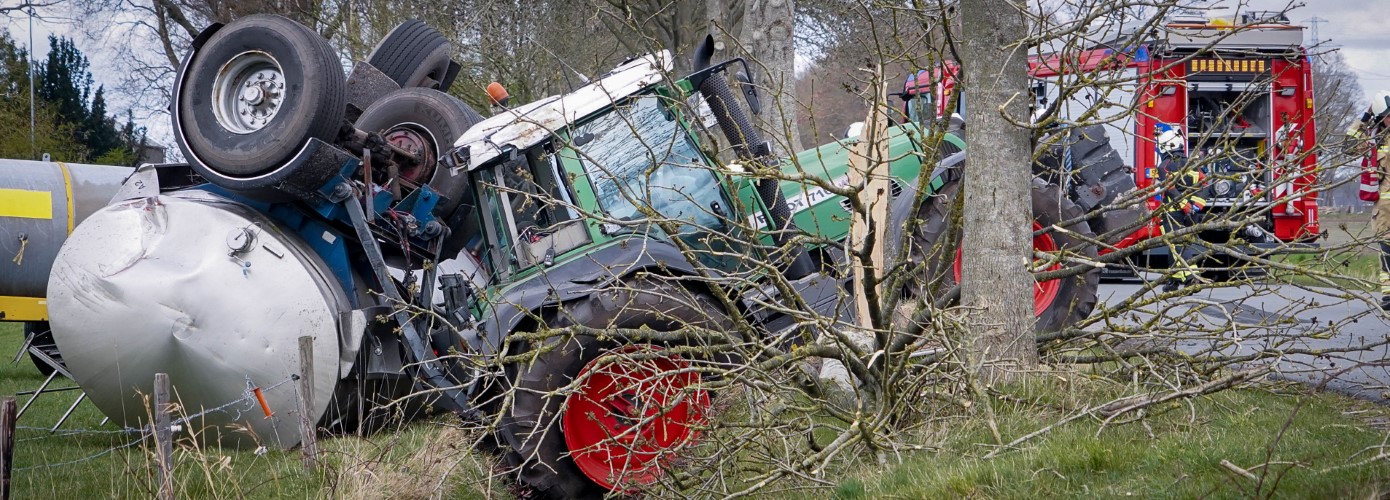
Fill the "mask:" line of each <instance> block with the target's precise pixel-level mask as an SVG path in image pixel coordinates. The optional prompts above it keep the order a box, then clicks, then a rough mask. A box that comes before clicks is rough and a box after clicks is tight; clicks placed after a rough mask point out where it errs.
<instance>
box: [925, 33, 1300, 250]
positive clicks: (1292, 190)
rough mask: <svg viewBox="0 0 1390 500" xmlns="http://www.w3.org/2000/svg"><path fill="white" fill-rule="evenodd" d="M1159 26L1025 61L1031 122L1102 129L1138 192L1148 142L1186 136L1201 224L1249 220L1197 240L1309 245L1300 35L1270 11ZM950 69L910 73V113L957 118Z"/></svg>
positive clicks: (1152, 171)
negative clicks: (1176, 133)
mask: <svg viewBox="0 0 1390 500" xmlns="http://www.w3.org/2000/svg"><path fill="white" fill-rule="evenodd" d="M1164 24H1165V26H1164V27H1163V28H1162V29H1159V30H1156V32H1155V34H1154V36H1151V37H1137V36H1135V35H1134V34H1133V33H1123V32H1120V33H1119V34H1118V35H1117V36H1115V37H1114V40H1113V41H1112V42H1111V43H1102V44H1098V45H1097V46H1093V47H1088V48H1084V49H1079V50H1072V51H1062V52H1060V53H1056V54H1049V55H1045V56H1042V57H1032V58H1030V59H1029V73H1030V77H1031V78H1032V80H1031V81H1032V82H1033V85H1034V88H1033V91H1034V95H1035V97H1036V102H1035V109H1036V110H1038V111H1039V113H1038V114H1039V115H1047V116H1050V117H1051V119H1052V120H1054V123H1057V124H1059V125H1060V126H1061V127H1063V128H1065V127H1067V126H1068V125H1073V124H1077V123H1082V122H1084V123H1103V124H1104V126H1105V128H1106V136H1107V137H1108V140H1109V142H1110V145H1111V147H1113V148H1114V149H1115V150H1116V151H1118V152H1119V153H1120V156H1121V158H1123V160H1124V161H1125V163H1127V164H1129V165H1130V166H1132V167H1133V181H1134V185H1135V186H1137V187H1138V188H1139V189H1147V188H1150V187H1151V186H1152V185H1153V184H1154V183H1155V182H1156V181H1158V180H1159V179H1158V178H1159V173H1158V172H1157V167H1158V164H1159V162H1160V159H1159V156H1158V151H1157V149H1156V147H1155V138H1156V137H1157V136H1158V135H1159V134H1160V133H1162V132H1164V131H1165V130H1169V129H1179V130H1181V131H1182V132H1183V135H1184V137H1186V138H1187V153H1188V154H1189V156H1190V158H1191V161H1192V162H1195V164H1197V165H1200V168H1201V169H1202V170H1203V172H1204V173H1205V174H1206V181H1205V183H1204V187H1203V188H1202V191H1201V192H1200V193H1198V194H1199V195H1200V196H1202V197H1203V198H1205V199H1206V200H1207V201H1208V206H1207V208H1206V209H1205V210H1203V212H1202V214H1201V215H1200V216H1199V217H1198V222H1201V221H1202V220H1216V219H1217V218H1221V217H1227V216H1228V215H1229V214H1231V213H1232V212H1233V211H1239V213H1241V214H1256V215H1252V216H1254V217H1255V218H1256V219H1257V220H1256V222H1255V223H1252V224H1249V225H1246V226H1243V227H1241V228H1238V229H1236V230H1223V231H1205V232H1203V233H1202V234H1201V238H1202V239H1204V240H1206V241H1211V242H1214V243H1227V242H1230V241H1232V239H1233V238H1239V240H1241V241H1243V242H1246V243H1249V244H1250V246H1252V247H1259V246H1270V245H1278V244H1287V243H1303V242H1309V241H1311V240H1313V239H1315V238H1316V237H1317V236H1318V234H1319V232H1320V228H1319V226H1318V204H1317V192H1316V190H1315V185H1314V183H1315V182H1316V175H1315V167H1316V162H1317V158H1316V156H1315V154H1314V145H1315V139H1314V138H1315V135H1314V125H1313V84H1312V72H1311V69H1312V68H1311V64H1310V62H1309V60H1308V56H1307V54H1306V52H1305V49H1304V48H1303V46H1302V44H1303V27H1301V26H1296V25H1292V24H1289V22H1288V20H1287V18H1285V17H1283V16H1280V15H1268V14H1266V13H1250V14H1245V15H1242V16H1240V18H1239V19H1238V20H1235V19H1206V18H1203V17H1200V16H1193V15H1178V16H1173V17H1171V18H1169V19H1168V20H1166V22H1165V23H1164ZM1117 31H1118V30H1117ZM956 71H957V66H956V65H955V64H954V63H947V64H944V65H942V66H940V67H938V68H935V69H932V70H923V71H919V72H917V73H916V74H915V75H912V76H910V77H908V79H907V82H906V86H905V89H904V92H903V93H902V94H901V96H902V97H903V98H904V99H905V101H906V103H907V104H906V105H905V108H904V112H905V113H906V114H907V115H908V117H909V118H911V119H917V120H920V119H923V118H924V117H925V118H931V117H932V116H933V115H935V116H936V117H942V116H947V115H948V114H949V113H948V112H947V111H948V107H950V106H954V107H955V108H954V109H951V111H954V112H960V111H963V109H964V107H965V103H964V102H961V101H963V100H962V99H956V100H952V99H950V98H949V97H950V95H951V93H952V91H953V90H954V88H955V86H956V82H955V78H954V75H955V74H956ZM1081 81H1084V82H1094V83H1088V84H1085V85H1079V84H1078V82H1081ZM952 103H954V104H952ZM1127 182H1128V181H1126V183H1127ZM1162 202H1163V200H1162V198H1161V195H1154V196H1151V197H1150V198H1148V199H1147V200H1146V208H1147V210H1148V211H1149V212H1150V213H1153V212H1154V211H1156V210H1158V209H1159V207H1160V205H1161V204H1162ZM1242 218H1247V217H1246V216H1244V215H1243V217H1242ZM1151 219H1154V218H1152V217H1151ZM1100 232H1101V231H1099V230H1098V231H1097V233H1100ZM1158 234H1159V229H1158V226H1157V223H1156V220H1152V221H1150V222H1149V223H1147V224H1143V225H1142V226H1141V227H1139V229H1138V230H1135V231H1133V232H1130V233H1128V234H1127V235H1123V237H1120V238H1118V239H1112V241H1114V242H1115V247H1116V248H1124V247H1128V246H1131V245H1134V244H1136V243H1138V242H1140V241H1142V240H1144V239H1147V238H1150V237H1154V236H1157V235H1158ZM1108 250H1109V249H1103V250H1102V251H1101V253H1102V254H1104V253H1107V251H1108ZM1167 253H1168V251H1167V249H1165V248H1156V249H1153V250H1151V251H1149V252H1147V257H1148V259H1147V260H1148V261H1149V263H1150V264H1153V265H1163V263H1164V262H1165V261H1167V260H1168V258H1167V257H1168V255H1167ZM1218 260H1220V259H1218ZM1209 264H1210V263H1209Z"/></svg>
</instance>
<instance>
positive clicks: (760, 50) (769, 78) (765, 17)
mask: <svg viewBox="0 0 1390 500" xmlns="http://www.w3.org/2000/svg"><path fill="white" fill-rule="evenodd" d="M746 6H747V11H746V14H745V15H744V19H745V21H744V23H743V45H744V48H745V49H746V50H747V51H748V54H749V55H750V56H751V59H752V60H753V61H755V62H754V63H753V68H754V69H755V71H758V72H761V73H762V74H761V75H758V76H756V77H754V78H755V83H757V85H758V87H759V91H760V93H761V95H760V96H759V97H761V98H762V115H761V116H760V121H761V122H762V127H763V130H764V133H765V134H766V137H767V139H768V140H770V141H772V147H773V149H774V150H776V151H780V152H781V153H783V154H788V153H792V152H796V151H800V150H801V135H800V134H799V133H798V132H797V127H796V94H795V88H796V73H795V71H796V43H795V39H794V38H793V35H794V33H793V27H794V24H793V19H794V17H795V16H794V11H795V7H796V6H795V1H794V0H749V1H748V2H747V4H746Z"/></svg>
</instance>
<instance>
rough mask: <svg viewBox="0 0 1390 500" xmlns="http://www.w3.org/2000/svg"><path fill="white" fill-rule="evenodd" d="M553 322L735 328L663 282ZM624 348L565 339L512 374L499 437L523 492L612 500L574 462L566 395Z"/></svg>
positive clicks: (731, 360) (632, 286) (629, 285)
mask: <svg viewBox="0 0 1390 500" xmlns="http://www.w3.org/2000/svg"><path fill="white" fill-rule="evenodd" d="M546 322H547V323H548V324H547V325H546V326H547V327H548V328H552V329H554V328H564V327H568V326H576V325H577V326H586V327H591V328H600V329H611V328H640V327H649V328H651V329H652V330H655V331H666V332H673V331H677V330H680V329H681V328H683V327H685V326H687V325H695V326H701V327H705V328H709V329H714V330H718V331H727V330H728V329H729V327H730V326H731V325H732V322H731V321H730V320H729V318H728V316H727V315H726V314H725V313H724V312H723V309H722V307H720V306H719V305H717V304H716V303H715V302H714V300H712V299H711V298H709V297H707V296H705V295H702V294H697V293H692V292H690V291H689V290H686V289H685V288H683V287H681V286H680V285H678V284H674V283H670V282H659V281H655V280H632V281H627V282H623V284H622V286H621V288H614V289H613V290H605V291H601V292H598V293H596V294H594V295H591V296H589V297H586V298H583V299H579V300H577V301H574V302H571V303H568V304H565V305H564V306H562V307H561V308H560V309H558V310H556V311H553V312H551V313H549V314H547V315H546ZM538 330H539V328H538ZM624 345H630V343H629V342H627V341H626V340H624V339H620V338H614V337H612V336H607V337H605V338H603V339H600V338H596V337H592V336H588V335H582V334H576V335H568V336H558V335H557V336H555V337H552V338H550V339H547V340H545V341H542V342H540V343H539V344H538V345H537V347H536V348H535V349H531V351H535V352H537V353H538V354H537V355H536V357H535V358H534V359H533V360H531V361H529V362H524V363H517V364H513V365H510V366H509V367H508V369H507V375H508V377H507V384H509V386H510V387H509V389H510V390H511V394H512V395H513V397H514V399H513V401H512V402H511V405H510V407H508V408H503V409H502V410H501V413H502V415H501V418H500V420H499V424H500V425H499V428H498V430H497V432H496V438H497V443H498V444H500V445H501V446H502V448H503V449H504V450H505V451H504V453H503V458H504V461H505V464H506V465H507V466H508V467H509V468H510V469H511V471H512V474H514V477H515V478H516V479H517V481H518V482H519V483H520V484H521V485H522V486H523V487H525V488H528V489H530V490H533V491H534V492H536V493H539V494H541V495H544V496H548V497H551V498H591V497H599V496H601V495H604V494H606V493H608V491H606V490H605V489H604V487H602V486H600V485H598V484H597V483H595V482H593V481H591V480H590V479H589V478H588V477H587V476H586V475H585V474H584V473H583V472H582V471H581V470H580V468H579V466H578V465H577V464H576V463H575V461H574V459H573V458H572V457H571V455H570V451H569V449H568V446H567V444H566V441H565V436H564V434H563V430H562V426H561V419H562V418H563V412H562V409H563V408H562V404H563V403H564V402H565V395H564V394H563V393H564V392H565V391H564V388H565V387H566V386H567V385H569V384H571V383H572V382H573V381H574V380H575V378H576V377H577V376H578V375H579V374H580V371H581V370H582V369H583V368H584V367H585V366H586V365H588V363H589V362H590V361H593V360H594V359H597V358H598V357H599V356H601V355H603V354H604V353H606V352H609V351H611V350H613V349H615V348H619V347H622V346H624ZM684 345H701V340H700V339H689V340H686V341H684ZM685 359H686V360H687V361H691V362H692V363H700V364H704V363H717V364H719V365H720V366H732V365H734V364H737V363H738V361H739V359H740V358H739V357H738V356H737V355H736V354H732V353H727V354H719V355H715V356H712V357H710V358H709V359H704V360H691V359H689V358H688V357H687V358H685ZM557 394H558V395H557Z"/></svg>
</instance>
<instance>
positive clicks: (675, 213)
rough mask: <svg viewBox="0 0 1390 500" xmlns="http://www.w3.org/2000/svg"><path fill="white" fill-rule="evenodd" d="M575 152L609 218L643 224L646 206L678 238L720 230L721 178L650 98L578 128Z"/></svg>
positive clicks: (657, 99) (654, 98) (657, 101)
mask: <svg viewBox="0 0 1390 500" xmlns="http://www.w3.org/2000/svg"><path fill="white" fill-rule="evenodd" d="M574 137H575V145H576V149H577V151H576V153H577V155H578V156H579V160H580V162H582V163H583V165H584V169H585V171H586V173H587V174H588V177H589V180H590V182H591V183H592V184H593V188H594V194H595V196H596V197H597V198H598V202H599V205H600V206H601V207H602V208H603V210H604V211H605V212H607V213H608V215H609V216H611V217H613V218H616V219H623V220H645V219H647V218H648V217H647V215H646V212H645V211H644V209H645V208H647V207H650V208H651V209H652V210H655V211H656V212H657V213H658V214H660V215H661V216H662V217H664V218H666V219H669V220H673V221H678V223H679V233H681V234H686V233H695V232H705V231H710V230H715V231H719V230H721V229H722V228H723V223H722V221H721V219H720V215H719V212H720V211H722V210H725V208H724V207H727V202H725V201H724V198H723V191H722V190H721V188H720V184H719V179H718V177H716V176H715V175H714V172H712V171H711V170H710V167H709V166H708V165H706V164H705V162H704V160H703V157H702V156H701V155H700V153H699V151H698V150H697V149H696V147H695V145H694V144H693V143H692V142H691V139H690V135H689V134H688V133H687V132H686V130H685V128H684V127H681V126H680V122H679V121H677V119H676V117H675V115H674V114H673V113H671V112H670V111H668V110H667V109H666V108H665V107H664V106H663V105H662V103H661V102H660V97H657V96H654V95H648V96H643V97H639V98H637V99H635V100H632V101H629V102H627V103H625V104H619V105H618V106H617V107H615V109H614V110H613V111H612V112H610V113H607V114H604V115H602V116H599V117H598V118H596V119H594V120H592V121H590V122H588V123H585V124H583V125H580V126H579V127H576V130H575V134H574Z"/></svg>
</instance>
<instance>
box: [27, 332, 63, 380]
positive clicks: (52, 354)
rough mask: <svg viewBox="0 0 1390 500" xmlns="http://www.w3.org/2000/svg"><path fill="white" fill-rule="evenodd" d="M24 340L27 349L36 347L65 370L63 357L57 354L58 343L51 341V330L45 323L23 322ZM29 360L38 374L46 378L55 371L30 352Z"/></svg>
mask: <svg viewBox="0 0 1390 500" xmlns="http://www.w3.org/2000/svg"><path fill="white" fill-rule="evenodd" d="M24 340H25V342H27V343H28V345H29V347H36V348H38V349H39V350H40V351H43V353H44V354H47V355H48V357H49V358H52V359H53V360H54V361H57V362H58V365H59V366H62V367H63V369H65V370H66V369H67V367H68V366H67V364H65V363H63V355H62V353H59V352H58V343H57V342H56V341H54V340H53V330H51V329H50V328H49V326H48V322H47V321H26V322H24ZM29 360H30V361H33V362H34V367H35V368H38V369H39V373H42V374H43V376H45V377H47V376H49V375H52V374H53V372H54V371H55V370H54V369H53V367H52V366H49V364H48V363H45V362H43V360H42V359H39V357H38V356H37V355H35V354H34V353H33V352H32V351H30V352H29Z"/></svg>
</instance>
